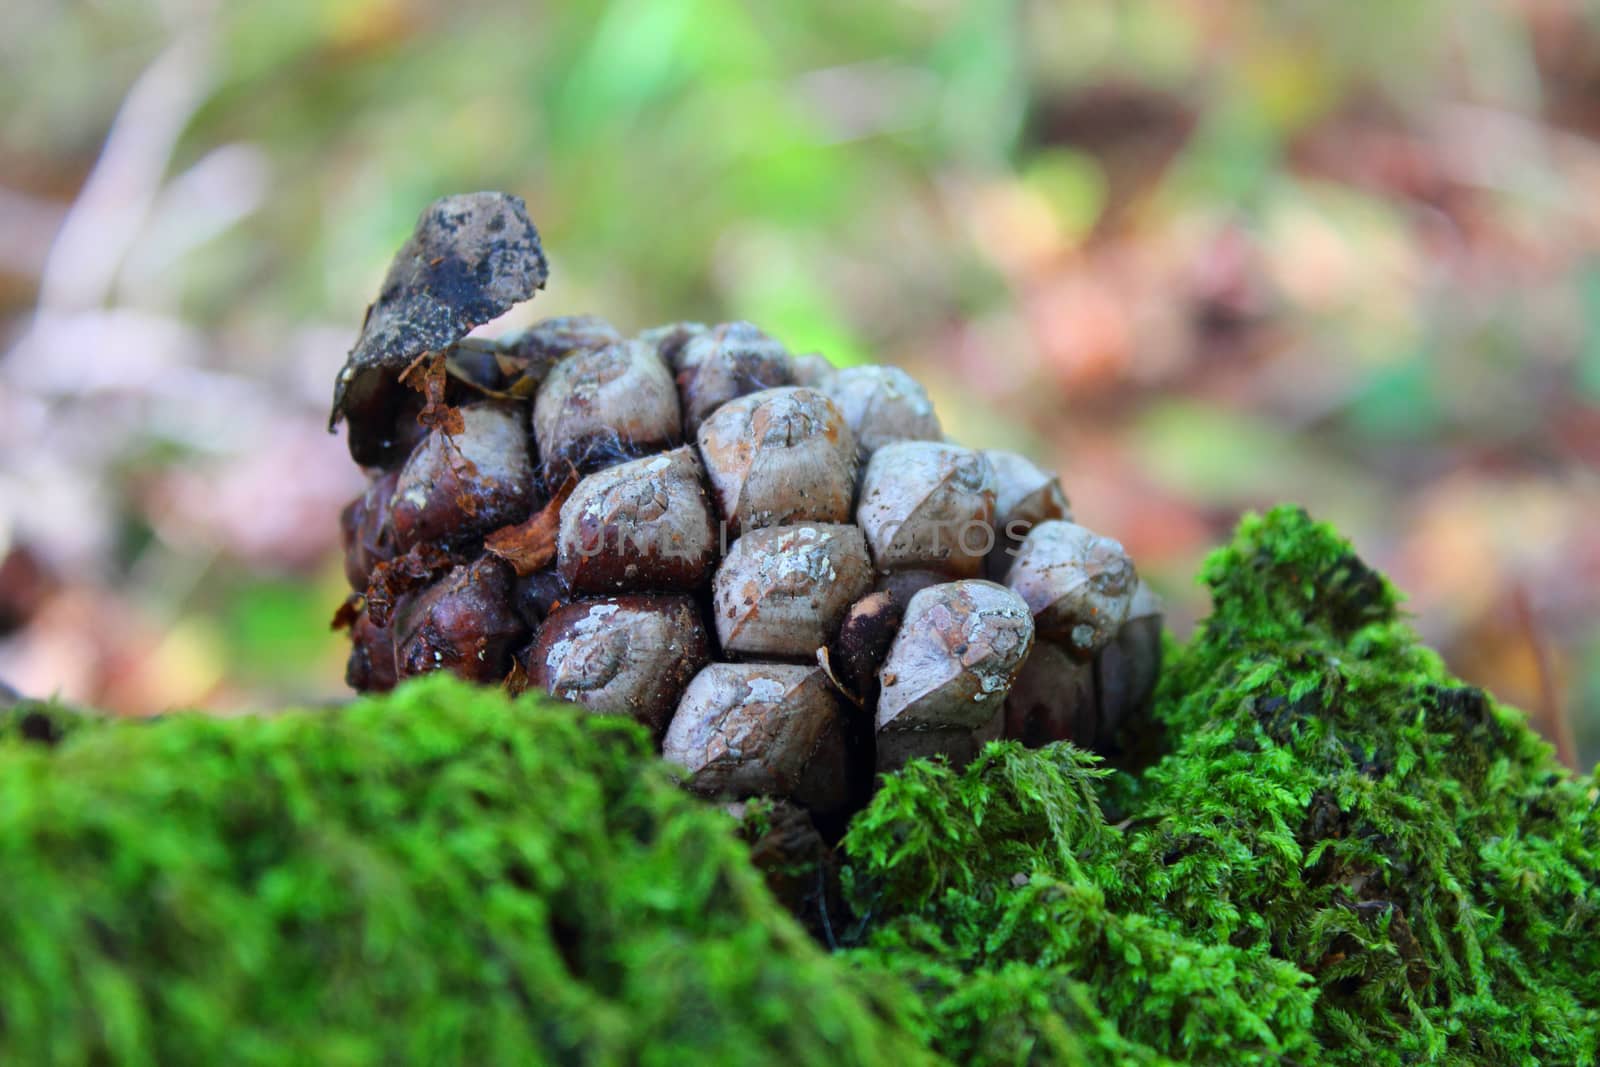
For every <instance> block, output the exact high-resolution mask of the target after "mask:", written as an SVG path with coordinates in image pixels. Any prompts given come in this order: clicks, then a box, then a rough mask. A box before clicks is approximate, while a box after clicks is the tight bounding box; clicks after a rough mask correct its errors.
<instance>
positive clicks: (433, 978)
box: [0, 679, 922, 1065]
mask: <svg viewBox="0 0 1600 1067" xmlns="http://www.w3.org/2000/svg"><path fill="white" fill-rule="evenodd" d="M21 738H22V734H21V733H20V732H19V731H16V730H7V731H5V732H4V734H3V736H0V975H3V976H4V979H3V981H0V1062H3V1063H29V1064H52V1063H60V1064H67V1063H88V1062H95V1063H115V1064H182V1063H203V1062H228V1063H239V1064H276V1063H321V1064H368V1063H372V1064H376V1063H383V1064H390V1063H419V1064H441V1063H540V1062H562V1063H567V1062H574V1061H576V1060H579V1059H581V1060H583V1061H584V1062H588V1063H660V1064H681V1063H716V1062H728V1063H745V1062H749V1054H750V1050H751V1049H757V1048H759V1049H765V1050H769V1051H770V1053H771V1055H772V1056H774V1057H776V1061H777V1062H784V1063H814V1064H840V1063H890V1064H896V1065H898V1064H901V1063H914V1062H918V1060H919V1057H922V1054H921V1053H920V1052H919V1050H918V1048H917V1047H916V1045H915V1043H914V1042H913V1041H912V1040H911V1039H910V1038H908V1037H907V1036H903V1035H904V1030H905V1027H904V1025H902V1024H899V1023H897V1020H898V1019H899V1018H900V1017H901V1014H902V1003H903V1000H904V996H903V994H902V993H897V991H896V990H895V989H894V987H892V986H885V985H884V984H882V983H881V982H874V983H871V984H869V983H867V982H865V981H863V980H862V979H861V978H860V977H858V976H856V975H853V974H851V973H850V972H849V971H847V970H846V968H845V967H844V966H843V965H842V963H841V962H840V961H838V960H835V959H832V958H829V957H828V956H827V955H826V954H824V953H823V952H822V951H821V950H819V949H817V948H816V947H815V946H814V945H813V943H812V942H811V941H810V940H809V939H808V938H807V937H806V936H805V935H804V934H803V932H802V931H801V930H800V929H799V928H798V927H797V926H796V925H795V924H794V923H793V922H792V921H791V920H790V919H789V917H788V916H787V915H785V914H783V913H782V911H781V909H779V908H778V907H777V905H776V904H775V903H774V902H773V901H772V900H771V898H770V897H769V896H768V895H767V893H766V892H765V890H764V889H763V888H762V886H761V880H760V877H759V875H758V874H757V873H756V872H755V871H754V870H753V869H752V868H751V867H750V865H749V862H748V859H747V856H746V853H745V851H744V849H743V847H742V846H741V845H739V844H738V842H737V841H736V840H735V839H734V837H733V835H732V831H731V820H729V819H727V817H726V816H724V815H723V814H721V813H720V812H718V811H716V810H714V809H710V808H707V807H705V806H704V805H701V804H699V803H698V802H696V801H694V800H693V799H692V798H690V797H688V796H686V795H684V794H683V793H682V792H681V791H680V790H679V789H678V788H677V787H676V785H675V784H674V783H673V781H672V779H671V777H670V776H669V775H668V774H667V773H666V772H665V771H664V770H663V769H662V768H661V767H659V766H658V765H656V764H655V762H654V761H653V760H651V759H650V758H649V757H648V754H647V749H646V745H645V741H644V739H643V737H642V736H641V734H640V732H639V731H638V730H636V729H635V728H633V727H632V726H631V725H629V724H627V723H625V722H622V721H621V720H617V719H609V718H600V717H593V716H583V715H579V714H576V713H574V712H572V711H569V710H562V709H554V708H547V707H543V706H539V705H537V704H535V703H532V702H518V703H511V702H508V701H507V700H505V699H504V698H503V697H501V696H500V695H498V694H497V693H493V692H486V691H477V690H472V689H469V688H467V687H465V686H463V685H460V684H456V683H453V682H450V681H448V680H444V679H429V680H427V681H425V682H423V683H421V684H417V685H413V686H408V687H407V688H405V689H404V690H403V691H402V692H400V693H399V694H397V695H396V696H395V697H394V698H392V699H389V700H374V701H363V702H361V703H358V704H357V705H355V706H353V707H351V708H350V709H348V710H345V711H341V712H337V713H326V712H325V713H311V712H293V713H288V714H284V715H280V716H274V717H271V718H251V719H237V720H231V721H218V720H213V719H206V718H201V717H194V716H174V717H170V718H166V719H163V720H162V721H160V722H156V723H149V724H139V723H106V724H103V725H99V726H96V727H93V728H84V729H80V730H77V731H74V732H72V733H70V734H69V735H68V736H67V737H66V738H64V739H63V740H61V741H60V742H59V743H57V744H55V745H53V746H49V745H40V744H35V743H30V742H26V741H23V740H22V739H21Z"/></svg>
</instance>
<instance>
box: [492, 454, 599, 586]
mask: <svg viewBox="0 0 1600 1067" xmlns="http://www.w3.org/2000/svg"><path fill="white" fill-rule="evenodd" d="M577 485H578V476H577V473H576V472H570V473H568V475H567V479H566V481H564V482H562V483H561V487H560V488H559V489H557V490H556V492H555V495H554V496H552V497H551V498H550V502H549V503H548V504H546V505H545V506H544V507H542V508H540V509H539V510H538V511H537V512H535V513H534V514H533V516H532V517H531V518H529V519H528V521H526V522H523V523H520V524H518V525H516V526H502V527H501V528H500V529H498V530H496V531H495V532H494V533H492V534H490V535H489V536H488V537H485V538H484V539H483V547H484V548H486V549H487V550H488V551H490V552H491V553H493V554H494V555H496V556H499V557H500V558H501V559H503V560H505V561H506V562H507V563H509V564H511V566H512V567H514V568H515V569H516V572H517V577H519V578H526V577H527V576H528V575H530V574H532V573H533V572H534V571H537V570H540V569H542V568H543V567H544V566H546V565H547V564H548V563H549V562H550V561H551V560H552V559H554V558H555V556H556V545H557V543H558V541H559V539H560V534H561V506H562V505H563V504H565V503H566V502H567V497H569V496H571V495H572V490H573V489H575V488H577Z"/></svg>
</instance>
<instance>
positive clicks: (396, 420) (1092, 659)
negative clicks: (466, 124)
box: [334, 193, 1161, 820]
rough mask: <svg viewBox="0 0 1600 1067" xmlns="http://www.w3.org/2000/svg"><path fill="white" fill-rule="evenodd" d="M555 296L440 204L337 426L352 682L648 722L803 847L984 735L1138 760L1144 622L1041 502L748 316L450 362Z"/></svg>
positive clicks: (704, 779) (1155, 633) (548, 333)
mask: <svg viewBox="0 0 1600 1067" xmlns="http://www.w3.org/2000/svg"><path fill="white" fill-rule="evenodd" d="M545 274H546V267H545V261H544V254H543V251H542V249H541V248H540V245H539V239H538V234H537V232H536V231H535V230H534V228H533V224H532V223H531V222H530V221H529V219H528V217H527V214H526V210H525V208H524V206H523V204H522V202H521V201H520V200H518V199H516V198H514V197H510V196H506V195H503V194H493V193H478V194H472V195H469V196H464V197H451V198H446V199H445V200H441V201H439V202H437V203H435V204H433V205H432V206H430V207H429V209H428V210H427V211H426V212H424V214H423V216H422V219H421V220H420V222H419V223H418V228H417V232H416V233H415V234H414V235H413V237H412V238H411V240H410V241H409V242H408V243H407V244H406V246H405V247H404V248H403V249H402V250H401V253H400V255H399V257H398V258H397V259H396V262H395V264H394V266H393V268H392V269H391V271H390V274H389V277H388V279H387V280H386V282H385V286H384V290H383V295H382V296H381V297H380V299H379V301H378V303H377V304H376V305H374V308H373V309H372V310H371V311H369V313H368V321H367V325H366V327H365V329H364V330H363V333H362V336H361V338H360V340H359V341H358V343H357V345H356V348H355V350H354V351H353V352H352V354H351V358H350V362H349V364H348V365H347V366H346V368H345V370H344V371H343V372H342V373H341V375H340V378H339V387H338V391H337V394H336V397H335V404H334V421H335V422H338V421H340V420H341V419H348V420H349V423H350V450H351V454H352V455H353V456H354V457H355V458H356V460H357V461H358V462H360V463H362V464H363V465H364V466H365V467H366V468H367V470H368V474H369V477H370V488H369V489H368V491H367V492H366V493H365V494H364V495H363V496H362V497H361V498H359V499H358V500H357V501H355V502H353V503H352V504H351V506H350V507H349V508H348V509H347V511H346V514H345V516H344V526H345V546H346V573H347V575H348V576H349V578H350V581H351V583H352V586H353V587H354V588H355V590H356V593H355V595H353V596H352V598H351V600H350V602H349V603H348V604H347V605H346V608H345V610H344V611H342V612H341V616H340V620H341V622H342V623H344V624H346V625H348V626H349V629H350V633H351V638H352V643H353V650H352V653H351V659H350V670H349V674H348V680H349V682H350V684H351V685H352V686H353V687H355V688H357V689H361V690H381V689H384V688H387V687H389V686H392V685H394V684H396V682H397V681H399V680H401V679H404V678H407V677H409V676H411V675H414V674H418V673H423V672H427V671H432V670H451V671H454V672H455V673H457V674H459V675H462V676H463V677H467V678H471V679H474V680H477V681H485V682H492V681H496V680H503V681H505V682H506V684H508V685H510V686H512V687H520V686H530V685H531V686H539V687H543V688H544V689H546V690H547V691H549V692H550V693H552V694H554V695H556V696H558V697H561V698H563V699H567V700H572V701H575V702H577V703H579V704H582V705H584V706H586V707H587V708H589V709H590V710H591V711H595V712H600V713H611V714H623V715H630V716H633V717H634V718H636V719H638V720H639V721H640V722H642V723H643V724H645V725H646V726H647V727H648V728H649V729H650V730H651V731H652V732H653V733H654V735H655V736H656V738H657V739H658V742H659V743H661V744H662V745H663V751H664V754H665V755H666V757H667V758H668V759H670V760H672V761H674V762H676V763H679V764H681V765H682V766H683V767H684V768H685V769H686V770H687V771H688V773H689V777H688V779H687V784H688V785H689V787H690V788H693V789H696V790H698V791H701V792H705V793H707V794H710V795H715V796H722V797H727V798H735V799H737V798H744V797H752V796H762V795H770V796H776V797H779V798H782V799H785V800H790V801H794V802H797V803H799V804H801V805H804V806H806V807H807V808H808V809H809V810H811V811H812V812H813V813H814V814H815V815H817V816H818V817H819V818H822V819H825V820H830V819H837V818H838V817H839V816H840V815H841V814H842V813H848V811H849V810H852V809H853V808H854V807H856V806H859V804H860V803H861V802H862V800H863V798H864V797H865V796H866V795H867V793H868V792H869V791H870V782H871V777H872V774H873V773H874V771H875V770H879V771H881V770H889V769H893V768H895V767H898V766H900V765H901V764H902V763H904V761H905V760H907V759H910V758H912V757H916V756H943V757H944V758H946V759H949V760H950V761H952V762H956V763H960V762H964V761H966V760H969V759H971V758H972V756H973V755H974V754H975V753H976V752H977V750H978V749H979V748H980V747H981V745H982V744H983V742H985V741H987V740H989V739H991V738H997V737H1002V736H1003V737H1012V738H1016V739H1018V740H1021V741H1023V742H1024V743H1026V744H1029V745H1042V744H1046V743H1048V742H1051V741H1057V740H1071V741H1074V742H1076V743H1078V744H1080V745H1083V746H1085V747H1095V746H1101V747H1102V748H1103V749H1105V750H1107V751H1112V752H1120V751H1125V750H1129V749H1132V748H1137V747H1139V746H1138V745H1137V744H1135V743H1133V741H1132V740H1131V739H1134V738H1136V736H1137V735H1138V734H1139V733H1140V732H1141V730H1143V731H1144V732H1146V733H1148V713H1149V707H1150V703H1151V700H1152V694H1153V691H1154V686H1155V678H1156V675H1157V673H1158V671H1159V667H1160V651H1161V644H1160V635H1161V608H1160V605H1159V603H1158V602H1157V601H1156V599H1155V597H1154V595H1153V594H1151V592H1150V591H1149V589H1148V587H1146V586H1145V585H1144V584H1143V583H1142V582H1141V581H1140V580H1139V578H1138V575H1137V574H1136V572H1135V570H1134V566H1133V563H1132V562H1131V561H1130V560H1129V559H1128V557H1127V554H1126V553H1125V552H1124V551H1123V550H1122V547H1121V545H1119V544H1118V543H1117V542H1116V541H1113V540H1111V539H1109V538H1106V537H1102V536H1100V535H1098V534H1095V533H1093V532H1092V531H1090V530H1088V529H1086V528H1085V527H1083V526H1080V525H1078V524H1076V523H1075V522H1074V521H1073V519H1072V515H1071V511H1070V509H1069V506H1068V503H1067V499H1066V496H1065V494H1064V493H1063V492H1062V490H1061V486H1060V483H1059V482H1058V481H1057V479H1056V478H1055V477H1054V476H1052V475H1050V474H1049V473H1047V472H1045V471H1043V470H1041V469H1039V468H1038V467H1037V466H1035V465H1034V464H1033V463H1031V462H1029V461H1028V460H1027V459H1025V458H1023V457H1021V456H1018V455H1015V454H1013V453H1008V452H996V451H986V452H983V451H975V450H972V449H968V448H964V447H961V446H959V445H956V444H952V443H949V442H948V441H946V440H944V438H943V432H942V430H941V429H940V425H939V421H938V417H937V416H936V415H935V414H934V411H933V406H932V404H931V403H929V400H928V396H927V393H926V391H925V390H924V389H923V388H922V387H921V386H920V385H919V384H917V382H916V381H915V380H913V379H912V378H911V377H910V376H909V375H907V374H906V373H905V372H904V371H901V370H898V369H895V368H888V367H854V368H850V369H848V370H839V371H835V370H832V369H830V368H829V367H828V366H827V364H826V363H825V362H824V361H821V360H819V359H818V358H817V357H816V356H810V355H808V356H794V355H792V354H790V353H789V352H788V351H786V350H785V349H784V348H783V346H782V345H781V344H780V343H779V342H777V341H776V340H774V339H773V338H771V337H768V336H767V335H766V334H764V333H763V332H762V331H761V330H759V329H758V328H756V327H755V326H752V325H750V324H749V323H742V322H738V323H729V324H725V325H721V326H715V327H706V326H701V325H697V324H692V323H679V324H673V325H669V326H663V327H658V328H656V329H653V330H648V331H645V332H644V333H642V334H640V335H639V336H637V337H634V338H631V339H629V338H626V337H624V336H623V335H622V334H620V333H619V332H617V331H616V330H615V329H613V328H612V327H611V326H609V325H608V324H606V323H604V322H602V321H601V320H598V319H593V318H563V319H552V320H548V321H546V322H543V323H540V324H539V325H537V326H534V327H533V328H531V329H530V330H528V331H526V332H524V333H523V334H521V335H519V336H516V337H512V338H509V339H506V340H505V341H502V342H495V341H487V340H483V339H481V338H476V337H474V338H471V339H465V335H466V333H467V332H468V331H470V330H471V329H472V328H473V327H475V326H477V325H479V324H481V323H482V322H484V321H487V320H488V319H489V318H492V317H494V316H496V315H499V314H500V313H502V312H503V311H505V310H506V309H507V308H508V307H510V306H511V305H512V304H515V303H517V302H520V301H522V300H526V299H528V298H530V297H531V296H532V295H533V293H534V291H535V290H536V289H537V288H539V287H541V286H542V284H543V281H544V278H545ZM1145 747H1148V746H1145Z"/></svg>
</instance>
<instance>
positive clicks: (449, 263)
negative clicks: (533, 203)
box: [328, 192, 549, 459]
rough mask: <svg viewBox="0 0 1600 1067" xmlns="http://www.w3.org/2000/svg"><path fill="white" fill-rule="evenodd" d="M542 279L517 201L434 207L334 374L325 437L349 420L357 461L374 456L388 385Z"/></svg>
mask: <svg viewBox="0 0 1600 1067" xmlns="http://www.w3.org/2000/svg"><path fill="white" fill-rule="evenodd" d="M548 276H549V266H548V264H547V263H546V261H545V256H544V249H543V248H542V247H541V246H540V244H539V231H538V230H536V229H535V228H534V225H533V222H532V220H530V219H529V218H528V209H527V205H526V204H524V203H523V201H522V198H521V197H517V196H512V195H510V194H508V193H492V192H485V193H463V194H461V195H459V196H447V197H443V198H442V199H439V200H435V201H434V202H433V203H432V204H430V205H428V207H427V209H426V210H425V211H423V213H422V217H421V218H419V219H418V220H417V228H416V230H415V231H414V232H413V233H412V235H411V237H410V238H409V239H408V240H407V241H406V243H405V244H404V245H403V246H402V247H401V249H400V251H399V253H398V254H397V255H396V256H395V258H394V262H393V263H392V264H390V267H389V273H388V275H387V276H386V277H385V278H384V282H383V290H382V292H381V293H380V294H379V295H378V299H377V301H376V302H375V303H374V304H373V305H372V307H371V308H370V309H369V310H368V312H367V318H366V322H365V323H364V324H363V326H362V328H361V336H360V337H359V338H357V340H356V344H355V347H354V348H353V349H352V350H351V351H350V357H349V359H347V360H346V361H345V365H344V368H343V369H342V370H341V371H340V372H339V377H338V382H337V384H336V385H335V387H334V395H333V413H332V415H331V417H330V418H329V422H328V426H329V429H330V430H331V429H333V428H334V427H336V426H337V425H338V424H339V422H340V420H342V419H348V420H349V421H350V438H351V451H352V452H353V453H355V454H356V456H357V458H358V459H360V458H361V456H362V455H363V454H364V453H368V452H370V451H372V450H375V449H377V448H379V447H380V444H379V442H378V441H376V440H374V438H377V439H381V438H383V437H384V436H386V435H387V434H388V433H389V431H390V429H391V427H390V426H389V425H388V423H389V422H390V421H392V419H393V416H394V411H393V408H394V404H393V396H394V386H395V383H396V381H397V379H398V378H399V376H400V375H401V373H402V372H404V371H405V369H406V367H408V366H409V365H410V364H411V363H412V362H413V361H414V360H416V358H417V357H418V356H420V355H422V354H424V353H426V352H439V351H443V350H444V349H446V348H448V347H449V346H450V345H452V344H454V343H455V342H456V341H459V340H460V339H461V338H462V337H465V336H466V335H467V333H469V332H470V331H471V330H472V329H473V328H474V327H475V326H479V325H481V324H482V323H485V322H488V321H489V320H490V319H493V318H496V317H497V316H499V315H502V314H504V313H505V312H506V311H508V310H510V309H511V308H512V307H513V306H514V305H516V304H519V303H521V302H522V301H524V300H528V299H530V298H531V297H532V296H533V295H534V293H536V292H537V291H538V290H540V289H542V288H543V287H544V283H545V279H546V278H547V277H548Z"/></svg>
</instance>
